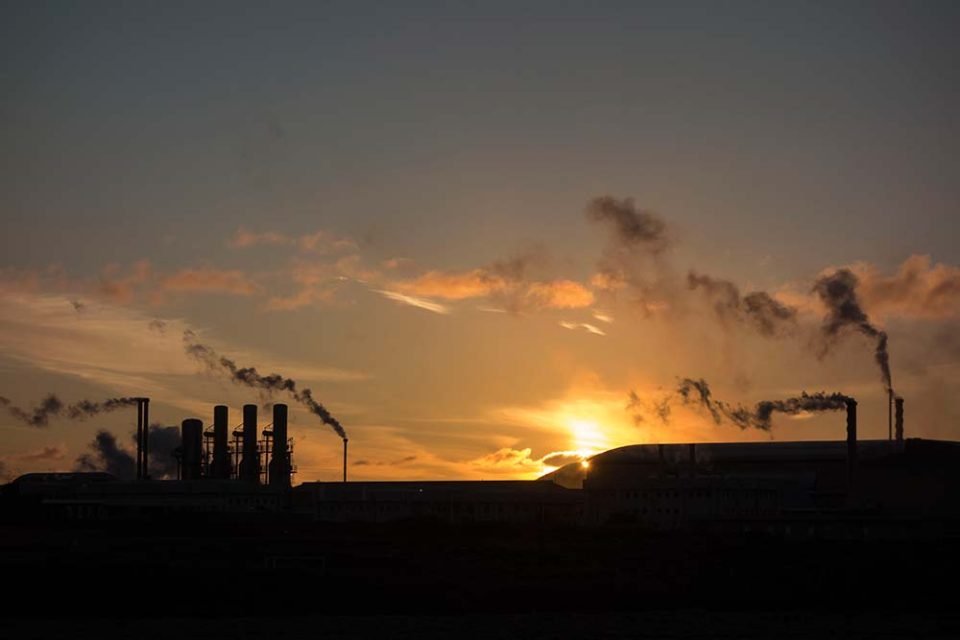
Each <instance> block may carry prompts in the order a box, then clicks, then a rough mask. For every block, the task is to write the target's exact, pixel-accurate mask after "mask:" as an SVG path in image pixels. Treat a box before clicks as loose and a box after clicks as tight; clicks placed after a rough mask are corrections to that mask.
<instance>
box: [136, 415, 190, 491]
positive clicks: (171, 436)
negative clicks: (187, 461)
mask: <svg viewBox="0 0 960 640" xmlns="http://www.w3.org/2000/svg"><path fill="white" fill-rule="evenodd" d="M130 438H131V441H132V442H133V443H134V446H136V442H137V436H136V434H131V436H130ZM180 443H181V440H180V428H179V427H164V426H163V425H159V424H151V425H150V452H149V459H148V460H147V468H148V470H149V473H150V477H151V478H156V479H164V478H176V477H177V459H176V458H175V457H174V455H173V453H174V450H175V449H177V447H179V446H180Z"/></svg>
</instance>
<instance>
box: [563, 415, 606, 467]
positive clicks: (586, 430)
mask: <svg viewBox="0 0 960 640" xmlns="http://www.w3.org/2000/svg"><path fill="white" fill-rule="evenodd" d="M564 422H565V423H566V425H567V428H568V429H569V430H570V439H571V441H572V444H573V447H574V449H575V450H576V451H577V453H579V454H580V455H581V456H583V457H584V458H586V457H589V456H591V455H593V454H595V453H598V452H600V451H604V450H606V449H608V448H609V442H608V441H607V436H606V435H605V434H604V432H603V429H602V428H601V427H600V424H599V422H598V421H597V420H591V419H586V418H580V417H567V418H566V419H565V420H564Z"/></svg>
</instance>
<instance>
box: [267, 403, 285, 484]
mask: <svg viewBox="0 0 960 640" xmlns="http://www.w3.org/2000/svg"><path fill="white" fill-rule="evenodd" d="M270 484H271V485H274V486H278V487H289V486H290V455H289V452H288V451H287V405H285V404H275V405H273V453H272V455H271V456H270Z"/></svg>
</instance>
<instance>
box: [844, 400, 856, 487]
mask: <svg viewBox="0 0 960 640" xmlns="http://www.w3.org/2000/svg"><path fill="white" fill-rule="evenodd" d="M846 403H847V498H848V499H850V498H851V497H852V495H853V485H854V474H855V473H856V467H857V401H856V400H854V399H853V398H848V399H847V400H846Z"/></svg>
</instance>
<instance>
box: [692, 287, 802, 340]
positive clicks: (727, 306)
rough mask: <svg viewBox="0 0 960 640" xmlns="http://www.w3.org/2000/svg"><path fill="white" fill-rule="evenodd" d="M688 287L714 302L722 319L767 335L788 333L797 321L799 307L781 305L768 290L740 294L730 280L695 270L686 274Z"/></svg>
mask: <svg viewBox="0 0 960 640" xmlns="http://www.w3.org/2000/svg"><path fill="white" fill-rule="evenodd" d="M687 288H688V289H690V290H696V289H700V290H702V291H703V293H704V295H705V296H706V297H707V298H708V299H709V300H710V301H711V302H712V303H713V309H714V311H715V312H716V314H717V317H718V318H719V319H720V321H721V322H724V323H726V322H737V323H740V324H744V325H748V326H750V327H753V329H755V330H756V331H757V332H758V333H759V334H760V335H762V336H766V337H768V338H769V337H775V336H782V335H785V334H787V333H789V332H790V331H791V330H792V329H793V328H794V325H795V324H796V320H797V310H796V309H794V308H793V307H788V306H786V305H784V304H782V303H781V302H779V301H778V300H776V299H775V298H773V297H772V296H771V295H770V294H768V293H766V292H765V291H753V292H751V293H748V294H746V295H744V296H741V295H740V289H739V287H737V285H735V284H734V283H732V282H730V281H729V280H722V279H720V278H713V277H711V276H708V275H701V274H698V273H696V272H695V271H691V272H689V273H688V274H687Z"/></svg>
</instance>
